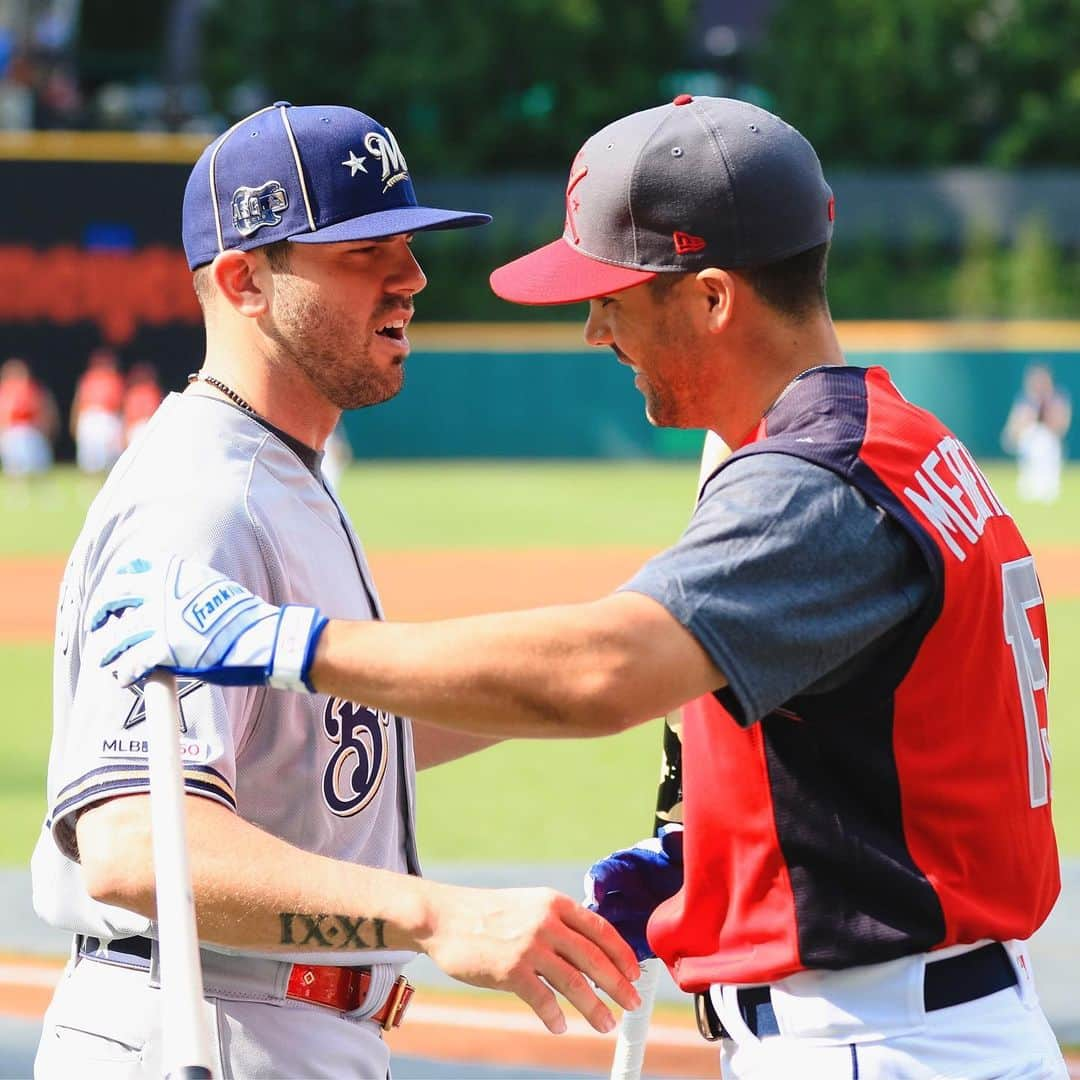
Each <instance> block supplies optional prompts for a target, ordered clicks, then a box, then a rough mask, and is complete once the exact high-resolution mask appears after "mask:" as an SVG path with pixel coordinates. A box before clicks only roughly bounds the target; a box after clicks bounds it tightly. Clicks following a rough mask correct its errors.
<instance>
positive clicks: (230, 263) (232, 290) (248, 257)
mask: <svg viewBox="0 0 1080 1080" xmlns="http://www.w3.org/2000/svg"><path fill="white" fill-rule="evenodd" d="M210 271H211V274H212V275H213V278H214V284H215V285H216V286H217V291H218V293H219V294H220V295H221V296H222V297H223V298H224V299H225V301H226V302H227V303H228V304H229V305H230V307H232V308H233V309H234V310H235V311H236V312H237V313H238V314H240V315H244V316H246V317H247V318H249V319H254V318H258V317H259V316H260V315H264V314H265V313H266V312H267V310H268V309H269V307H270V298H269V295H268V291H267V290H268V289H269V287H270V283H271V280H272V275H271V273H270V270H269V267H268V266H267V265H266V261H265V259H262V258H261V257H260V256H259V254H258V252H256V251H235V250H233V251H223V252H222V253H221V254H220V255H218V256H217V258H215V259H214V261H213V263H211V265H210Z"/></svg>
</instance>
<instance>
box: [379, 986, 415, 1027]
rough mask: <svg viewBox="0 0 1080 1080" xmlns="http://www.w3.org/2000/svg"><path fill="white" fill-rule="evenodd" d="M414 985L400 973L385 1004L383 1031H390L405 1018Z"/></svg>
mask: <svg viewBox="0 0 1080 1080" xmlns="http://www.w3.org/2000/svg"><path fill="white" fill-rule="evenodd" d="M412 996H413V987H412V984H411V983H410V982H409V980H408V979H406V978H405V976H404V975H399V976H398V977H397V981H396V982H395V983H394V985H393V987H392V988H391V990H390V997H389V998H388V999H387V1003H386V1005H385V1006H384V1008H385V1009H386V1015H385V1016H384V1017H383V1019H382V1029H383V1031H390V1030H391V1029H393V1028H396V1027H398V1026H399V1025H400V1024H401V1021H402V1020H403V1019H404V1018H405V1010H406V1009H407V1008H408V1007H409V1002H410V1001H412Z"/></svg>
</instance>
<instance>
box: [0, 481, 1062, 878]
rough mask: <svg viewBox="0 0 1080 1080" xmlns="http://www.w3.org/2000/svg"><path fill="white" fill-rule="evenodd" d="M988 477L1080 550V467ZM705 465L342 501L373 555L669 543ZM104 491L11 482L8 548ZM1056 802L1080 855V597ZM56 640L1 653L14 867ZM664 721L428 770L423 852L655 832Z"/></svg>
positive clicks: (9, 859)
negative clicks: (1024, 497) (1051, 488)
mask: <svg viewBox="0 0 1080 1080" xmlns="http://www.w3.org/2000/svg"><path fill="white" fill-rule="evenodd" d="M987 471H988V473H989V475H990V478H991V480H992V482H993V483H994V484H995V487H996V489H997V491H998V492H999V494H1000V495H1001V497H1002V498H1003V499H1004V500H1005V502H1006V503H1008V504H1009V505H1010V506H1011V507H1012V508H1013V510H1014V512H1015V514H1016V517H1017V519H1018V521H1019V522H1020V524H1021V527H1022V528H1023V529H1024V531H1025V534H1026V535H1027V537H1028V539H1029V541H1030V542H1031V543H1032V544H1034V545H1039V544H1050V543H1053V544H1068V543H1075V544H1078V545H1080V466H1077V467H1074V468H1073V469H1072V470H1071V471H1070V472H1069V474H1068V477H1067V484H1066V490H1065V493H1064V495H1063V497H1062V499H1061V500H1060V501H1059V502H1058V503H1057V504H1056V505H1055V506H1053V507H1050V508H1046V507H1030V506H1026V505H1024V504H1020V503H1018V502H1017V500H1016V499H1015V498H1014V497H1013V490H1014V489H1013V483H1012V470H1011V468H1010V467H1009V466H1007V465H1001V466H991V467H989V468H988V470H987ZM695 475H696V468H695V466H694V465H693V464H691V463H689V462H683V463H668V464H658V463H650V464H597V463H589V464H531V463H527V464H522V463H491V464H468V463H452V462H420V463H410V464H379V465H365V466H364V467H363V468H362V469H361V468H354V469H353V470H351V471H350V472H349V473H348V474H347V476H346V479H345V482H344V484H343V491H342V496H343V499H344V501H345V503H346V504H347V506H348V507H349V510H350V513H351V514H352V515H353V519H354V521H355V523H356V525H357V529H358V531H359V533H360V535H361V536H362V537H363V539H364V541H365V544H366V545H367V546H368V548H369V549H370V550H379V549H383V550H388V549H398V550H403V549H420V548H446V547H456V548H465V547H505V548H536V547H551V546H559V547H582V546H600V545H609V544H632V545H647V546H650V545H651V546H656V547H659V546H661V545H663V544H664V543H666V542H667V541H669V540H672V539H674V537H675V536H676V535H677V534H678V532H679V530H680V529H681V527H682V525H683V523H684V522H685V520H686V518H687V515H688V513H689V503H690V498H689V492H690V491H691V489H692V487H693V483H694V477H695ZM92 497H93V487H92V485H88V484H86V483H85V482H83V481H82V480H81V479H80V478H79V477H77V476H75V475H74V474H73V473H72V472H71V471H70V470H57V472H56V473H55V474H54V475H53V476H52V477H50V478H49V479H48V480H46V481H44V482H43V483H42V485H41V486H40V487H38V488H37V489H33V490H30V491H23V490H21V489H13V488H11V487H2V486H0V515H2V520H3V522H4V525H3V528H2V529H0V557H2V556H5V555H31V554H32V555H49V554H55V555H63V554H66V553H67V551H68V549H69V547H70V545H71V543H72V541H73V540H74V538H75V535H76V534H77V532H78V529H79V526H80V524H81V522H82V518H83V515H84V514H85V511H86V507H87V505H88V504H89V501H90V499H91V498H92ZM1049 612H1050V620H1051V629H1052V635H1053V642H1054V654H1055V657H1056V663H1055V665H1054V668H1053V689H1052V698H1051V714H1052V728H1051V730H1052V735H1053V745H1054V800H1055V807H1056V819H1057V822H1058V829H1059V835H1060V839H1061V845H1062V849H1063V851H1064V852H1065V853H1067V854H1073V855H1080V706H1077V705H1076V704H1075V703H1076V702H1077V701H1080V665H1077V664H1075V663H1074V662H1072V659H1071V658H1072V657H1075V656H1076V655H1078V653H1080V599H1066V600H1055V601H1051V602H1050V604H1049ZM50 654H51V649H50V647H49V646H48V645H44V644H25V645H7V646H2V647H0V680H2V685H3V686H4V687H5V689H6V698H7V708H6V710H5V720H4V721H3V722H4V727H5V729H6V730H5V746H6V754H5V756H4V760H3V763H2V764H0V814H2V815H3V819H4V821H5V822H6V824H7V827H6V829H5V831H4V833H3V834H2V836H0V865H15V864H20V863H25V862H26V860H27V858H28V857H29V852H30V849H31V847H32V845H33V841H34V838H35V836H36V835H37V830H38V828H39V825H40V820H41V815H42V813H43V810H44V772H45V764H46V758H47V755H48V744H49V729H50V697H51V675H50ZM658 752H659V733H658V725H656V724H650V725H645V726H643V727H641V728H637V729H635V730H634V731H631V732H627V733H625V734H624V735H620V736H617V737H615V738H608V739H602V740H590V741H579V742H566V743H551V742H531V741H530V742H517V743H510V744H507V745H504V746H498V747H495V748H493V749H491V750H489V751H486V752H484V753H482V754H479V755H477V756H475V757H473V758H469V759H465V760H463V761H460V762H455V763H453V764H450V765H444V766H441V767H440V768H437V769H433V770H430V771H428V772H426V773H424V774H422V775H421V777H420V780H419V799H420V806H419V817H420V820H419V833H420V843H421V849H422V855H423V856H424V857H425V858H426V859H428V860H431V861H454V860H461V861H470V862H479V861H493V862H495V861H497V862H535V861H578V862H582V863H583V864H585V863H588V862H589V861H591V860H592V859H593V858H595V857H597V856H598V855H599V854H603V853H605V852H606V851H608V850H610V849H611V848H612V847H616V846H620V845H623V844H625V843H628V842H632V841H633V840H635V839H637V838H638V837H639V836H640V835H644V833H645V832H646V831H647V830H648V828H649V825H650V822H651V806H652V798H653V793H654V791H655V784H656V779H657V772H658Z"/></svg>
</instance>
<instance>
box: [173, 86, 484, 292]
mask: <svg viewBox="0 0 1080 1080" xmlns="http://www.w3.org/2000/svg"><path fill="white" fill-rule="evenodd" d="M490 220H491V216H490V215H489V214H480V213H475V212H473V211H470V210H439V209H436V208H434V207H430V206H420V205H419V204H418V203H417V201H416V192H415V190H414V189H413V183H412V179H411V177H410V176H409V167H408V165H407V164H406V162H405V155H404V154H402V152H401V148H400V147H399V146H398V142H397V139H395V138H394V134H393V132H392V131H390V129H389V128H386V127H383V126H382V124H380V123H379V122H378V121H377V120H373V119H372V118H371V117H370V116H367V115H365V114H364V113H362V112H358V111H357V110H356V109H349V108H346V107H345V106H343V105H303V106H295V105H290V104H289V103H288V102H287V101H275V102H274V104H273V105H268V106H267V107H266V108H265V109H260V110H259V111H258V112H254V113H252V114H251V115H250V116H248V117H245V119H243V120H241V121H240V122H239V123H237V124H234V125H233V126H232V127H231V128H229V130H228V131H226V132H225V134H224V135H221V136H219V137H218V138H217V139H215V140H214V141H213V142H212V143H211V144H210V145H209V146H208V147H207V148H206V149H205V150H204V151H203V152H202V155H201V156H200V157H199V160H198V161H197V162H195V167H194V168H193V169H192V170H191V176H190V177H189V178H188V182H187V188H186V190H185V191H184V216H183V237H184V252H185V254H186V255H187V260H188V266H190V267H191V269H192V270H194V269H195V268H196V267H199V266H203V265H204V264H206V263H208V262H212V261H213V259H214V257H215V256H216V255H218V254H219V253H220V252H222V251H227V250H229V249H232V248H237V249H239V250H241V251H250V250H251V249H252V248H257V247H262V246H264V245H265V244H273V243H276V242H277V241H279V240H291V241H292V242H293V243H296V244H331V243H336V242H338V241H341V240H371V239H375V238H376V237H380V236H393V235H395V234H397V233H412V232H424V231H427V230H431V229H461V228H467V227H469V226H471V225H486V224H487V223H488V222H489V221H490Z"/></svg>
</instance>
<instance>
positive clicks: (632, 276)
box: [490, 240, 656, 304]
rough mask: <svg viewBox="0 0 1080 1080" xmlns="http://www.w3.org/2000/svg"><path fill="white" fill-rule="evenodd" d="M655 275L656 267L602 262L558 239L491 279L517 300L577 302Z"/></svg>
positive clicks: (493, 285)
mask: <svg viewBox="0 0 1080 1080" xmlns="http://www.w3.org/2000/svg"><path fill="white" fill-rule="evenodd" d="M654 277H656V273H655V271H652V270H632V269H630V268H628V267H625V266H612V265H611V263H605V262H599V261H598V260H596V259H590V258H589V257H588V256H587V255H582V254H581V252H579V251H575V250H574V249H573V248H572V247H571V246H570V245H569V244H568V243H567V242H566V241H565V240H555V241H553V242H552V243H550V244H545V245H544V247H542V248H537V250H536V251H530V252H529V254H528V255H522V256H521V258H520V259H515V260H514V261H513V262H511V263H507V264H506V265H505V266H500V267H499V268H498V269H497V270H494V271H492V274H491V278H490V281H491V289H492V291H493V292H494V293H495V295H496V296H501V297H502V298H503V299H504V300H509V301H511V302H512V303H514V304H576V303H579V302H580V301H582V300H592V299H595V298H596V297H597V296H607V295H608V294H609V293H617V292H621V291H622V290H623V289H629V288H630V287H631V286H632V285H640V284H641V283H642V282H643V281H651V280H652V279H653V278H654Z"/></svg>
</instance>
